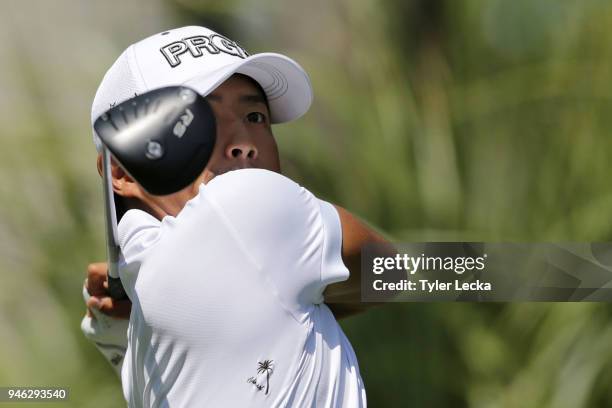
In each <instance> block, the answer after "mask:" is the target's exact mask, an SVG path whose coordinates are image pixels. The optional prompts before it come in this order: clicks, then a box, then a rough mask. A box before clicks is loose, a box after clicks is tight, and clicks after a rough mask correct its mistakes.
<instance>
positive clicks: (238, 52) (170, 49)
mask: <svg viewBox="0 0 612 408" xmlns="http://www.w3.org/2000/svg"><path fill="white" fill-rule="evenodd" d="M160 51H161V53H162V54H163V56H164V57H165V58H166V61H168V63H169V64H170V66H171V67H172V68H174V67H176V66H178V65H180V63H181V59H180V56H181V55H182V54H184V53H186V52H187V51H189V53H190V54H191V56H192V57H194V58H198V57H201V56H202V55H204V51H206V52H208V53H209V54H219V53H220V52H223V53H225V54H229V55H233V56H235V57H239V58H246V57H248V56H249V54H248V53H247V52H246V51H245V50H244V48H242V47H240V46H239V45H238V44H236V42H234V41H231V40H229V39H227V38H225V37H223V36H222V35H219V34H213V35H211V36H206V35H196V36H193V37H187V38H183V39H182V40H180V41H174V42H172V43H170V44H167V45H164V46H163V47H161V48H160Z"/></svg>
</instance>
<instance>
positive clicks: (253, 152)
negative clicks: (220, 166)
mask: <svg viewBox="0 0 612 408" xmlns="http://www.w3.org/2000/svg"><path fill="white" fill-rule="evenodd" d="M225 157H227V158H228V159H244V160H254V159H256V158H257V148H256V147H255V145H254V144H253V143H250V142H240V143H230V144H229V145H228V146H227V148H226V149H225Z"/></svg>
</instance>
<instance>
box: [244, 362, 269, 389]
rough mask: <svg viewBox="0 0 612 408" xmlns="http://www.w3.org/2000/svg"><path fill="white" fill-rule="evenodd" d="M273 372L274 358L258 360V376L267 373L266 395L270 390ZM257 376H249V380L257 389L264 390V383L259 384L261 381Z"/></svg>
mask: <svg viewBox="0 0 612 408" xmlns="http://www.w3.org/2000/svg"><path fill="white" fill-rule="evenodd" d="M273 372H274V361H273V360H264V361H258V362H257V377H259V375H260V374H261V375H263V374H265V375H266V392H265V394H266V395H268V391H269V390H270V376H271V375H272V373H273ZM257 377H249V379H248V380H247V382H248V383H250V384H253V385H254V386H255V388H257V391H261V390H263V388H264V386H263V385H262V384H259V382H258V381H257Z"/></svg>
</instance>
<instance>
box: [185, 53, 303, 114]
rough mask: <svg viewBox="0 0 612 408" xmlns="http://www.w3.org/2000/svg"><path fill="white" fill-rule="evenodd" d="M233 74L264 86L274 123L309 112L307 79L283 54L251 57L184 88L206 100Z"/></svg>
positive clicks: (188, 82) (203, 76) (198, 79)
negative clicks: (251, 79) (205, 97)
mask: <svg viewBox="0 0 612 408" xmlns="http://www.w3.org/2000/svg"><path fill="white" fill-rule="evenodd" d="M234 74H243V75H247V76H249V77H251V78H253V79H254V80H255V81H257V82H258V83H259V85H261V87H262V89H263V90H264V92H265V93H266V97H267V99H268V104H269V105H270V115H271V118H270V119H271V122H272V123H282V122H288V121H291V120H294V119H297V118H299V117H300V116H302V115H303V114H305V113H306V112H307V111H308V108H310V104H311V103H312V86H311V85H310V79H309V78H308V75H307V74H306V72H304V70H303V69H302V67H300V66H299V64H298V63H297V62H295V61H293V60H292V59H291V58H288V57H286V56H284V55H281V54H275V53H261V54H255V55H251V56H250V57H247V58H245V59H244V60H241V61H238V62H236V63H234V64H229V65H226V66H224V67H222V68H219V69H218V70H216V71H213V72H212V73H207V74H206V75H202V76H196V77H194V78H192V79H190V80H188V81H186V82H184V83H183V85H185V86H188V87H190V88H193V89H195V90H196V91H198V92H199V93H200V94H201V95H204V96H206V95H208V94H209V93H210V92H212V91H213V90H215V89H216V88H217V87H218V86H219V85H221V84H222V83H223V82H224V81H225V80H226V79H227V78H229V77H230V76H232V75H234Z"/></svg>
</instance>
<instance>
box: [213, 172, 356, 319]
mask: <svg viewBox="0 0 612 408" xmlns="http://www.w3.org/2000/svg"><path fill="white" fill-rule="evenodd" d="M206 192H207V195H206V196H207V199H209V200H210V201H211V202H212V203H213V205H214V206H215V207H216V209H217V210H216V211H217V212H218V213H220V214H221V216H222V217H224V218H225V223H226V225H228V226H229V228H230V229H232V230H233V234H234V237H235V239H236V240H237V241H238V242H239V246H240V248H241V252H242V253H243V254H245V256H247V257H249V258H250V260H251V262H252V263H253V264H254V265H255V266H256V267H257V269H259V270H260V272H261V273H262V278H263V279H265V280H266V281H267V284H268V285H269V287H270V288H271V290H272V291H273V292H274V294H275V295H276V296H277V297H278V298H279V299H280V300H281V302H283V303H284V304H285V305H286V306H287V307H289V308H291V309H292V310H296V309H300V310H305V308H308V307H310V306H312V304H313V303H320V302H322V301H323V297H322V292H323V289H324V288H325V286H326V285H328V284H329V283H332V282H337V281H340V280H343V279H346V278H347V277H348V270H347V269H346V267H345V266H344V264H343V263H342V258H341V254H340V252H341V247H342V230H341V228H340V220H339V217H338V213H337V211H336V209H335V208H334V207H333V206H332V205H331V204H329V203H326V202H324V201H320V200H318V199H317V198H316V197H315V196H314V195H313V194H312V193H311V192H310V191H308V190H306V189H305V188H303V187H301V186H300V185H298V184H297V183H295V182H294V181H292V180H290V179H288V178H287V177H284V176H282V175H280V174H277V173H273V172H270V171H267V170H262V169H248V170H239V171H233V172H230V173H227V174H225V175H223V176H220V177H217V178H215V179H213V180H212V181H211V182H210V183H209V184H208V186H207V191H206Z"/></svg>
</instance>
